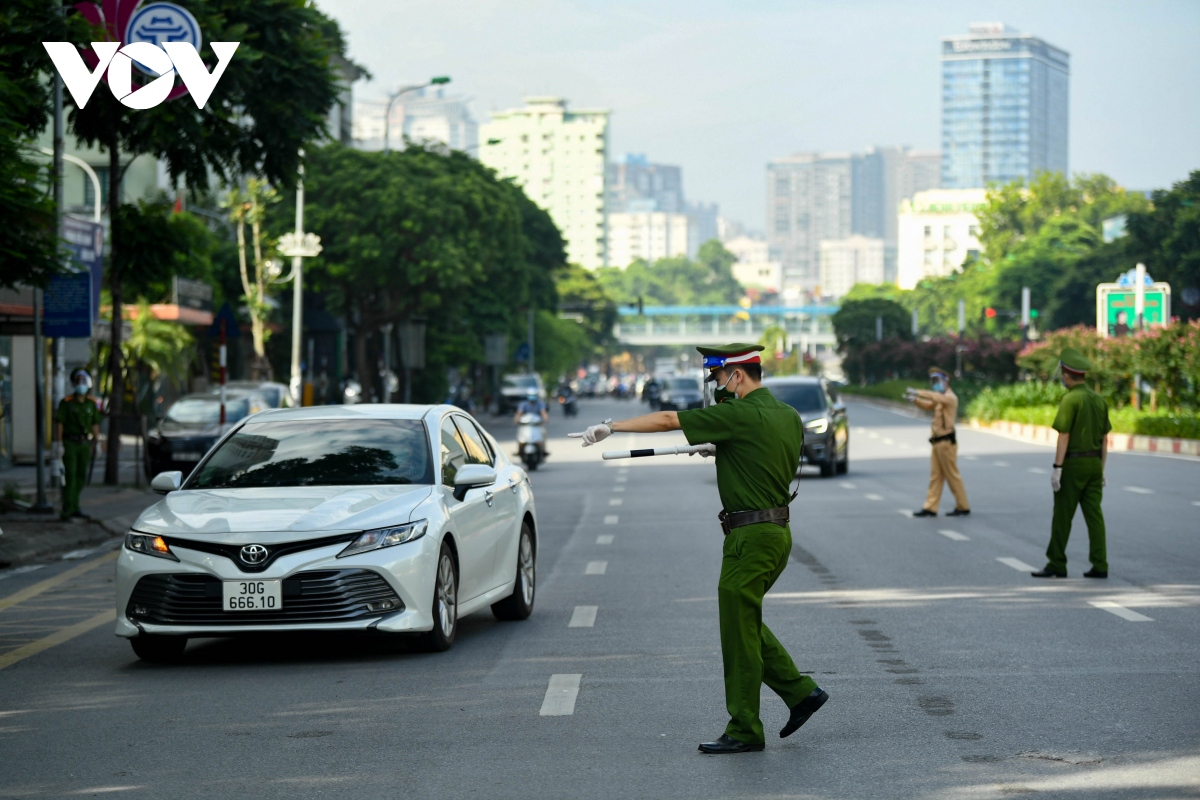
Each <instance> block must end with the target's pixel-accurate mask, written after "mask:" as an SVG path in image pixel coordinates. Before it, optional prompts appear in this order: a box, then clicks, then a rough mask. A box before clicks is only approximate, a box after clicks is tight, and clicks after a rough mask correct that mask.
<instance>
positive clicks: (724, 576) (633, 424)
mask: <svg viewBox="0 0 1200 800" xmlns="http://www.w3.org/2000/svg"><path fill="white" fill-rule="evenodd" d="M697 349H698V350H699V351H700V354H701V355H703V356H704V365H705V366H706V367H707V368H708V369H709V370H710V372H709V376H708V378H707V380H709V381H716V382H717V390H716V399H717V404H716V405H712V406H708V407H707V408H698V409H693V410H689V411H679V412H675V411H659V412H657V413H654V414H646V415H644V416H640V417H634V418H633V419H629V420H623V421H621V422H612V421H611V420H608V421H605V422H604V423H602V424H600V425H593V426H591V427H590V428H588V429H587V430H586V431H584V432H583V433H578V434H571V436H573V437H577V438H582V439H583V446H584V447H587V446H588V445H591V444H595V443H596V442H599V441H600V440H602V439H606V438H608V437H609V436H611V435H612V434H613V433H614V432H620V433H654V432H660V431H674V430H682V431H683V433H684V435H685V436H686V437H687V440H688V443H689V444H693V445H695V444H705V443H711V444H712V445H713V452H714V453H715V455H716V458H717V491H718V492H720V495H721V505H722V506H724V511H722V512H721V514H720V517H719V518H720V521H721V527H722V529H723V530H724V531H725V545H724V550H723V556H722V559H721V578H720V581H719V582H718V584H717V598H718V605H719V613H720V621H721V656H722V661H723V662H724V666H725V706H726V708H727V709H728V711H729V716H730V720H729V725H728V726H726V728H725V733H724V734H722V735H721V737H720V738H718V739H717V740H716V741H713V742H705V743H704V744H701V745H700V751H701V752H704V753H714V754H715V753H745V752H749V751H754V750H762V749H763V747H764V735H763V725H762V720H761V719H759V716H758V707H759V692H760V691H761V687H762V684H764V683H765V684H766V685H767V686H769V687H771V689H772V690H773V691H774V692H775V693H776V694H778V695H779V696H780V697H781V698H782V699H783V701H784V702H785V703H787V706H788V708H789V709H790V710H791V715H790V717H789V719H788V722H787V724H786V725H784V726H783V729H782V730H781V731H780V732H779V735H780V736H781V737H783V736H789V735H791V734H792V733H794V732H795V731H796V729H797V728H799V727H800V726H801V725H803V724H804V723H805V722H807V721H808V718H809V717H810V716H812V714H813V712H815V711H816V710H817V709H819V708H820V707H821V706H822V705H824V703H825V701H826V700H828V699H829V695H828V693H826V692H825V691H824V690H822V689H820V688H818V687H817V684H816V683H815V682H814V681H813V679H812V678H810V677H808V676H807V675H801V674H800V672H799V670H797V669H796V665H795V663H793V662H792V657H791V656H790V655H788V652H787V650H786V649H784V647H783V645H782V644H780V643H779V640H778V639H776V638H775V635H774V634H773V633H771V631H770V629H769V628H768V627H767V626H766V625H765V624H763V620H762V603H763V596H764V595H765V594H766V593H767V590H769V589H770V588H771V586H772V585H773V584H774V583H775V581H776V579H778V578H779V575H780V573H782V572H783V569H784V567H785V566H787V561H788V556H789V555H790V554H791V551H792V533H791V529H790V528H789V527H788V519H789V514H788V511H789V509H788V503H789V502H790V501H791V499H792V497H794V495H791V494H789V488H790V486H791V482H792V479H793V478H794V477H795V475H796V469H797V467H798V466H799V464H800V449H801V446H802V444H803V436H804V425H803V423H802V422H801V420H800V416H799V415H798V414H797V413H796V411H795V410H794V409H793V408H792V407H791V406H788V405H786V404H784V403H781V402H780V401H778V400H776V399H775V398H774V397H772V396H771V392H770V391H769V390H768V389H766V388H764V387H763V386H762V383H761V381H762V364H761V359H760V356H759V355H758V351H760V350H762V349H763V348H762V346H760V345H750V344H731V345H726V346H725V347H712V348H709V347H700V348H697ZM722 400H724V401H725V402H721V401H722Z"/></svg>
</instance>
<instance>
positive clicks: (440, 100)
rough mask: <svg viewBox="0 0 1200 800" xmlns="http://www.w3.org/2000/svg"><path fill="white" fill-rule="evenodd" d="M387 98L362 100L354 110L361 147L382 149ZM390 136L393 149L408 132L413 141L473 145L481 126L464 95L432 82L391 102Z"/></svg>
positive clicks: (400, 145)
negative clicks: (450, 91)
mask: <svg viewBox="0 0 1200 800" xmlns="http://www.w3.org/2000/svg"><path fill="white" fill-rule="evenodd" d="M386 108H387V104H386V102H384V101H380V100H373V101H362V102H360V103H358V105H357V106H356V107H355V110H354V140H355V144H356V146H357V147H358V148H359V149H360V150H382V149H383V133H384V119H383V116H384V111H385V110H386ZM388 127H389V131H388V140H389V142H390V146H391V148H392V149H393V150H399V149H401V148H403V147H404V138H405V137H406V136H407V137H408V138H409V139H412V140H413V141H414V142H425V141H434V142H441V143H442V144H444V145H446V146H447V147H450V148H453V149H455V150H467V149H468V148H470V149H472V150H473V149H474V148H475V146H476V143H477V139H478V137H479V133H478V132H479V126H478V125H477V124H476V123H475V119H474V118H473V117H472V116H471V109H470V106H469V101H468V99H467V98H466V97H464V96H462V95H447V94H446V92H445V89H444V87H442V86H431V87H429V88H427V89H422V90H421V91H419V92H412V93H409V94H402V95H400V97H399V98H397V99H396V102H394V103H392V113H391V120H390V124H389V126H388Z"/></svg>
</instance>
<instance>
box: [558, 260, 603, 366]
mask: <svg viewBox="0 0 1200 800" xmlns="http://www.w3.org/2000/svg"><path fill="white" fill-rule="evenodd" d="M556 289H557V291H558V301H559V307H560V308H561V309H563V310H564V311H566V312H567V313H568V314H571V315H575V314H578V315H579V317H580V319H581V324H582V325H583V327H584V329H585V330H586V331H587V334H588V338H589V340H590V341H591V343H592V345H593V347H594V348H600V347H604V346H605V345H607V344H609V343H610V342H611V341H612V330H613V325H615V324H616V322H617V306H616V303H615V302H614V301H613V299H612V297H610V296H609V294H608V292H606V291H605V290H604V286H602V285H601V283H600V281H599V280H597V279H596V275H595V273H593V272H592V271H591V270H587V269H584V268H583V267H581V266H579V265H577V264H571V265H569V266H568V267H567V268H566V269H565V270H563V271H562V272H561V273H559V275H558V281H557V285H556Z"/></svg>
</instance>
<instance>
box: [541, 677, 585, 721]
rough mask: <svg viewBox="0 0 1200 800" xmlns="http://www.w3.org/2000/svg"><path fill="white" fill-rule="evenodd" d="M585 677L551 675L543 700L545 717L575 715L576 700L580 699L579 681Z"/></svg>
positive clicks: (542, 713)
mask: <svg viewBox="0 0 1200 800" xmlns="http://www.w3.org/2000/svg"><path fill="white" fill-rule="evenodd" d="M582 679H583V675H580V674H576V675H551V676H550V685H549V686H547V687H546V697H545V699H544V700H542V710H541V711H539V712H538V713H539V715H541V716H543V717H566V716H570V715H571V714H574V713H575V700H576V699H577V698H578V697H579V681H580V680H582Z"/></svg>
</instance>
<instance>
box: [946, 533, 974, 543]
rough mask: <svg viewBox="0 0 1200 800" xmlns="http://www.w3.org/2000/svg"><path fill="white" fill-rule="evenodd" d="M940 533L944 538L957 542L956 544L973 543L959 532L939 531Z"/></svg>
mask: <svg viewBox="0 0 1200 800" xmlns="http://www.w3.org/2000/svg"><path fill="white" fill-rule="evenodd" d="M938 533H940V534H941V535H942V536H945V537H946V538H947V539H950V540H951V541H955V542H969V541H971V539H970V537H968V536H963V535H962V534H961V533H959V532H958V531H938Z"/></svg>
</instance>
